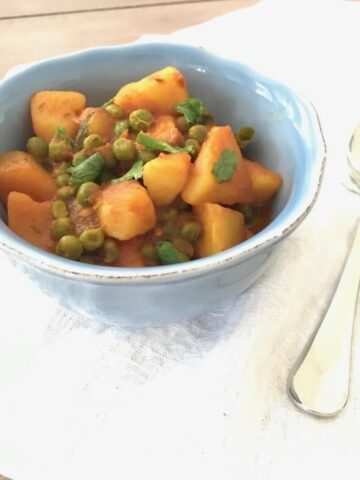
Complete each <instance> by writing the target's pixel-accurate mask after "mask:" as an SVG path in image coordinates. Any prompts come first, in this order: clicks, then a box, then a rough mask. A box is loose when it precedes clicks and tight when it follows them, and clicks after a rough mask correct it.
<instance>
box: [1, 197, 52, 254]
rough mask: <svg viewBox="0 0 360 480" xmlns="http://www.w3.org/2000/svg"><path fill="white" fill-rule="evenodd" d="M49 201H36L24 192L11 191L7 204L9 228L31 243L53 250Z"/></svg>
mask: <svg viewBox="0 0 360 480" xmlns="http://www.w3.org/2000/svg"><path fill="white" fill-rule="evenodd" d="M51 203H52V202H50V201H46V202H36V201H35V200H33V199H32V198H31V197H29V195H26V194H25V193H20V192H11V193H10V195H9V197H8V206H7V210H8V224H9V228H11V230H12V231H13V232H14V233H16V234H17V235H19V237H21V238H23V239H24V240H26V241H27V242H29V243H31V244H32V245H35V246H36V247H39V248H42V249H45V250H53V248H54V241H53V240H52V238H51V236H50V233H49V229H50V224H51V222H52V213H51Z"/></svg>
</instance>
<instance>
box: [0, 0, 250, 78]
mask: <svg viewBox="0 0 360 480" xmlns="http://www.w3.org/2000/svg"><path fill="white" fill-rule="evenodd" d="M257 1H258V0H205V1H201V0H200V1H199V0H76V1H74V0H61V2H55V1H49V0H26V1H22V2H11V1H10V2H7V1H6V0H0V77H1V76H3V75H4V73H5V72H6V71H7V70H8V69H9V68H11V67H14V66H15V65H17V64H19V63H26V62H31V61H34V60H39V59H42V58H46V57H49V56H53V55H60V54H63V53H68V52H72V51H75V50H79V49H82V48H88V47H92V46H100V45H115V44H121V43H126V42H130V41H133V40H135V39H137V38H138V37H139V36H141V35H142V34H150V33H154V34H159V33H169V32H173V31H175V30H179V29H181V28H185V27H187V26H191V25H196V24H198V23H201V22H205V21H207V20H210V19H211V18H214V17H216V16H219V15H221V14H224V13H227V12H231V11H233V10H236V9H239V8H243V7H248V6H250V5H253V4H255V3H257Z"/></svg>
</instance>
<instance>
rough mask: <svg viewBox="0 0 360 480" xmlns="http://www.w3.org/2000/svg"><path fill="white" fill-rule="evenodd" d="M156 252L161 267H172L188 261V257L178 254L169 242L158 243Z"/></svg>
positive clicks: (181, 253)
mask: <svg viewBox="0 0 360 480" xmlns="http://www.w3.org/2000/svg"><path fill="white" fill-rule="evenodd" d="M156 251H157V254H158V256H159V260H160V263H161V264H162V265H172V264H174V263H183V262H187V261H188V257H187V256H186V255H184V253H183V252H180V251H179V250H178V249H177V248H175V247H174V245H173V244H172V243H171V242H167V241H165V242H158V244H157V245H156Z"/></svg>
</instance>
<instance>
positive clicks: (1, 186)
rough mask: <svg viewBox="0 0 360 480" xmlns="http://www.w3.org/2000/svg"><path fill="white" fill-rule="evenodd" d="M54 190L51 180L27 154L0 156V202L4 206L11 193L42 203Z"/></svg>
mask: <svg viewBox="0 0 360 480" xmlns="http://www.w3.org/2000/svg"><path fill="white" fill-rule="evenodd" d="M56 190H57V186H56V184H55V181H54V180H53V178H52V177H51V176H50V175H49V174H48V173H47V172H46V171H45V170H44V169H43V168H42V167H41V166H40V165H39V164H38V163H37V162H36V160H35V159H34V157H33V156H32V155H30V154H29V153H25V152H20V151H13V152H7V153H4V154H3V155H0V200H1V201H2V202H3V203H4V204H6V200H7V197H8V195H9V193H10V192H12V191H17V192H22V193H26V194H27V195H30V197H32V198H33V199H34V200H39V201H42V200H50V199H51V198H52V197H53V196H54V195H55V193H56Z"/></svg>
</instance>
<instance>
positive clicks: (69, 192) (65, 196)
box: [56, 185, 75, 200]
mask: <svg viewBox="0 0 360 480" xmlns="http://www.w3.org/2000/svg"><path fill="white" fill-rule="evenodd" d="M74 195H75V189H74V188H73V187H70V185H66V186H65V187H61V188H59V190H58V191H57V194H56V196H57V198H60V199H61V200H69V199H70V198H71V197H73V196H74Z"/></svg>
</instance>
